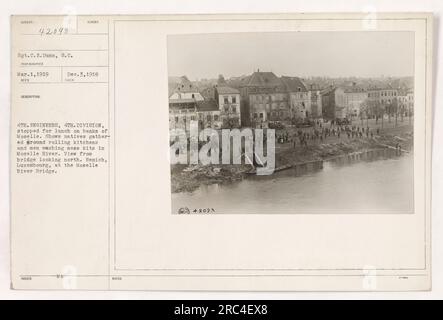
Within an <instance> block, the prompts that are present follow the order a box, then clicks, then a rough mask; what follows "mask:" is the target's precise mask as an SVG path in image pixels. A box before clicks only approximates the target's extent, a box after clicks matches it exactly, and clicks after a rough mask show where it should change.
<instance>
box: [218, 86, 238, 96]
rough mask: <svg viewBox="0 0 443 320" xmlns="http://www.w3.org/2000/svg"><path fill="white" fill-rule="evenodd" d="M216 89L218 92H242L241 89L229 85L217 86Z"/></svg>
mask: <svg viewBox="0 0 443 320" xmlns="http://www.w3.org/2000/svg"><path fill="white" fill-rule="evenodd" d="M215 89H216V90H217V92H218V94H240V91H239V90H237V89H235V88H231V87H227V86H217V87H216V88H215Z"/></svg>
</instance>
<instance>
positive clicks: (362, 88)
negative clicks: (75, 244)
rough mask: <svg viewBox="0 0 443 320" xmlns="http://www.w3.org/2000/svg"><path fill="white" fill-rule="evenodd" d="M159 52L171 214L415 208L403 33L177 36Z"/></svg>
mask: <svg viewBox="0 0 443 320" xmlns="http://www.w3.org/2000/svg"><path fill="white" fill-rule="evenodd" d="M167 54H168V57H167V61H168V89H169V90H168V103H169V128H170V162H171V166H170V168H171V200H172V206H171V208H172V213H173V214H258V213H260V214H262V213H264V214H305V213H313V214H315V213H350V214H352V213H356V214H358V213H374V214H376V213H386V214H391V213H398V214H405V213H413V211H414V210H413V209H414V180H413V173H414V168H413V167H414V166H413V152H414V148H413V134H414V126H413V124H414V59H415V57H414V33H413V32H406V31H404V32H391V31H371V32H369V31H364V32H362V31H358V32H357V31H356V32H349V31H347V32H338V31H331V32H323V31H322V32H256V33H255V32H252V33H249V32H248V33H217V34H213V33H212V34H180V35H169V36H168V37H167ZM418 107H420V106H418ZM423 107H424V106H423Z"/></svg>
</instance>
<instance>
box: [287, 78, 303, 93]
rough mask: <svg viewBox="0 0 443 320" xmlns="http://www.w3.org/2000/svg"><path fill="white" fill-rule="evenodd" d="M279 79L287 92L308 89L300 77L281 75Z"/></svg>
mask: <svg viewBox="0 0 443 320" xmlns="http://www.w3.org/2000/svg"><path fill="white" fill-rule="evenodd" d="M281 80H282V82H283V84H284V85H285V87H286V90H287V91H288V92H300V91H303V92H306V91H308V90H307V89H306V85H305V84H304V83H303V81H302V80H301V79H300V78H297V77H286V76H282V77H281Z"/></svg>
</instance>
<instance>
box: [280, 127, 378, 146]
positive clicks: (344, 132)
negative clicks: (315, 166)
mask: <svg viewBox="0 0 443 320" xmlns="http://www.w3.org/2000/svg"><path fill="white" fill-rule="evenodd" d="M379 133H380V132H379V129H378V128H377V129H376V130H375V133H374V129H372V130H371V129H370V128H369V127H366V128H365V127H363V126H362V127H360V126H357V125H348V124H346V125H343V124H337V123H335V122H333V121H331V122H330V124H329V125H328V126H326V125H325V124H323V123H321V122H315V124H314V126H313V127H311V128H310V129H308V130H301V129H299V130H297V131H295V132H292V133H290V132H289V131H288V130H287V129H284V130H282V131H281V132H279V133H277V135H276V138H277V142H278V143H292V144H293V146H294V148H295V146H297V145H300V146H307V145H308V144H310V143H322V142H323V141H325V140H326V139H327V138H328V137H335V138H337V139H342V138H347V139H354V138H364V137H366V138H373V137H374V134H377V135H378V134H379Z"/></svg>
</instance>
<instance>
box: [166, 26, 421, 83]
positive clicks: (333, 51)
mask: <svg viewBox="0 0 443 320" xmlns="http://www.w3.org/2000/svg"><path fill="white" fill-rule="evenodd" d="M257 69H260V71H273V72H274V73H275V74H276V75H278V76H281V75H289V76H300V77H309V76H329V77H340V76H358V77H379V76H381V75H384V76H393V77H396V76H413V74H414V34H413V33H412V32H379V31H373V32H370V31H368V32H279V33H274V32H272V33H225V34H194V35H170V36H168V73H169V75H170V76H182V75H186V76H188V78H189V79H191V80H196V79H202V78H217V76H218V75H219V74H223V75H224V76H225V78H229V77H231V76H240V75H244V74H251V73H252V72H253V71H254V70H257Z"/></svg>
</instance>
